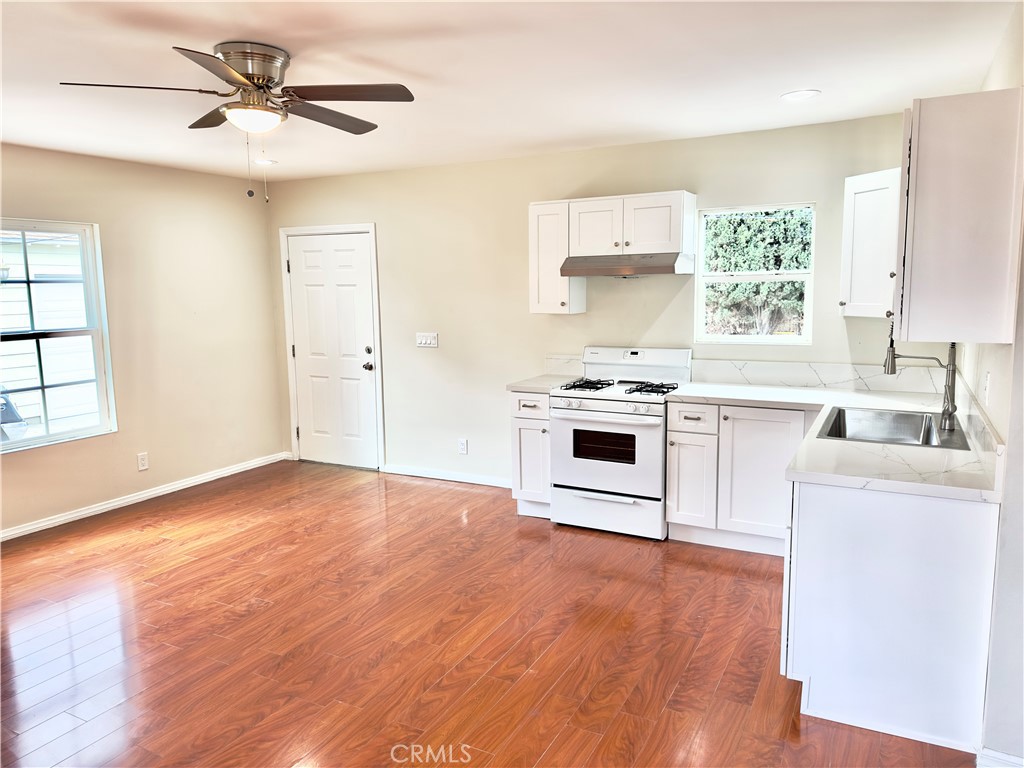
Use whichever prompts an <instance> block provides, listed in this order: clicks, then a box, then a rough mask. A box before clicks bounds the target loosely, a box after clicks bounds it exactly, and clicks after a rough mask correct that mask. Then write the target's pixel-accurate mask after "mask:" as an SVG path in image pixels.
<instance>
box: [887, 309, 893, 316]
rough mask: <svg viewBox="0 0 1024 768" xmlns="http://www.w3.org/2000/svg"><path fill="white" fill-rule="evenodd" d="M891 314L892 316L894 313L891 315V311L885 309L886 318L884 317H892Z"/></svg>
mask: <svg viewBox="0 0 1024 768" xmlns="http://www.w3.org/2000/svg"><path fill="white" fill-rule="evenodd" d="M893 314H894V313H893V311H892V310H891V309H887V310H885V316H886V317H892V316H893Z"/></svg>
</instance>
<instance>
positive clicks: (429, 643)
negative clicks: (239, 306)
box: [0, 462, 974, 768]
mask: <svg viewBox="0 0 1024 768" xmlns="http://www.w3.org/2000/svg"><path fill="white" fill-rule="evenodd" d="M2 568H3V570H2V599H3V603H2V610H3V643H2V659H0V675H2V699H0V738H2V762H3V765H4V766H12V767H13V766H53V765H71V766H100V765H116V766H171V765H180V766H218V768H219V767H221V766H224V767H227V766H303V768H314V767H315V766H395V765H402V766H419V765H425V764H432V765H445V764H448V765H452V764H455V765H464V766H469V767H470V768H477V767H481V768H482V766H514V765H515V766H532V765H542V766H576V765H596V766H669V765H673V766H688V765H693V766H775V765H786V766H789V765H800V766H822V767H824V766H836V767H837V768H839V767H847V766H930V767H931V766H969V765H973V764H974V759H973V756H972V755H968V754H965V753H961V752H954V751H952V750H946V749H941V748H937V747H933V746H928V745H925V744H922V743H919V742H914V741H908V740H906V739H901V738H896V737H892V736H886V735H882V734H879V733H876V732H873V731H866V730H861V729H857V728H850V727H846V726H842V725H837V724H834V723H830V722H826V721H822V720H814V719H812V718H806V717H801V716H800V715H799V712H798V709H799V686H798V685H797V684H795V683H793V682H790V681H788V680H786V679H785V678H783V677H780V676H779V674H778V666H779V631H778V627H779V618H780V611H781V599H782V562H781V560H780V559H778V558H771V557H767V556H761V555H751V554H745V553H738V552H731V551H728V550H719V549H713V548H709V547H700V546H696V545H688V544H681V543H676V542H650V541H645V540H640V539H634V538H630V537H626V536H619V535H615V534H608V533H600V532H596V531H587V530H583V529H574V528H566V527H560V526H554V525H551V524H550V523H549V522H547V521H545V520H535V519H531V518H519V517H517V516H516V514H515V504H514V502H513V501H512V500H511V498H510V496H509V492H508V491H507V490H501V489H495V488H487V487H482V486H473V485H464V484H457V483H447V482H442V481H434V480H423V479H416V478H408V477H400V476H395V475H378V474H377V473H374V472H365V471H359V470H352V469H345V468H339V467H331V466H323V465H316V464H305V463H297V462H282V463H279V464H275V465H271V466H268V467H263V468H261V469H256V470H253V471H250V472H246V473H244V474H240V475H235V476H233V477H230V478H226V479H223V480H218V481H215V482H213V483H209V484H207V485H204V486H200V487H196V488H192V489H189V490H186V491H182V492H179V493H175V494H172V495H169V496H164V497H161V498H159V499H154V500H151V501H147V502H143V503H140V504H136V505H134V506H132V507H127V508H124V509H121V510H118V511H115V512H110V513H107V514H104V515H100V516H97V517H93V518H89V519H87V520H81V521H78V522H75V523H71V524H68V525H65V526H61V527H60V528H56V529H52V530H49V531H44V532H41V533H37V534H33V535H31V536H25V537H22V538H20V539H15V540H12V541H10V542H7V543H5V544H3V548H2Z"/></svg>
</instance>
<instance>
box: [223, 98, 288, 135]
mask: <svg viewBox="0 0 1024 768" xmlns="http://www.w3.org/2000/svg"><path fill="white" fill-rule="evenodd" d="M220 111H221V113H222V114H223V115H224V117H225V119H227V121H228V122H229V123H231V124H232V125H233V126H235V128H238V129H239V130H240V131H245V132H246V133H266V132H267V131H272V130H274V129H275V128H277V126H279V125H280V124H281V123H283V122H284V121H285V120H287V119H288V113H287V112H285V111H284V110H283V109H276V108H274V107H267V106H264V105H262V104H243V103H242V102H240V101H232V102H231V103H230V104H224V105H223V106H222V107H221V108H220Z"/></svg>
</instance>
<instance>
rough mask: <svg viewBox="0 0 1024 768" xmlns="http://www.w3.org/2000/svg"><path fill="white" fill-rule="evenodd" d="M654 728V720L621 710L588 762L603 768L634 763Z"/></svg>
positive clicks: (614, 767)
mask: <svg viewBox="0 0 1024 768" xmlns="http://www.w3.org/2000/svg"><path fill="white" fill-rule="evenodd" d="M653 730H654V721H653V720H648V719H646V718H643V717H637V716H636V715H630V714H628V713H626V712H620V713H619V714H618V715H616V716H615V719H614V720H612V722H611V725H609V726H608V730H607V731H605V734H604V736H603V737H602V738H601V741H599V742H598V744H597V747H596V748H595V749H594V751H593V753H592V754H591V755H590V758H589V759H588V760H587V764H588V765H594V766H602V768H604V767H607V768H617V767H618V766H623V765H633V763H634V761H635V760H636V759H637V757H639V755H640V751H641V749H642V748H643V746H644V743H645V742H646V741H647V739H648V737H649V736H650V734H651V732H652V731H653Z"/></svg>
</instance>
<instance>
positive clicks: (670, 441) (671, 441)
mask: <svg viewBox="0 0 1024 768" xmlns="http://www.w3.org/2000/svg"><path fill="white" fill-rule="evenodd" d="M668 444H669V445H675V444H676V441H675V440H669V441H668Z"/></svg>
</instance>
